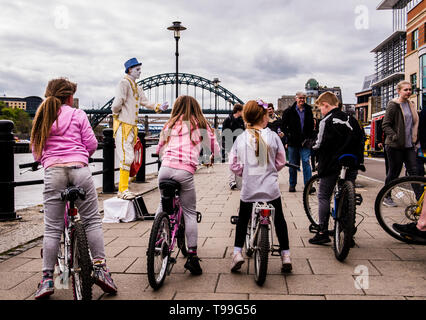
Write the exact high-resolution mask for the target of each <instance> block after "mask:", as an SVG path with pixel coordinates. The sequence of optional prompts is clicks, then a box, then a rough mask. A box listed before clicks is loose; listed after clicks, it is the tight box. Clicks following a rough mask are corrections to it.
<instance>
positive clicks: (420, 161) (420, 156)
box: [416, 107, 426, 176]
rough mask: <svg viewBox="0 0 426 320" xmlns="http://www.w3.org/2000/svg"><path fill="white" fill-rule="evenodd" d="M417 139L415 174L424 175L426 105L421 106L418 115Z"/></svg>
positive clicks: (425, 159) (425, 160)
mask: <svg viewBox="0 0 426 320" xmlns="http://www.w3.org/2000/svg"><path fill="white" fill-rule="evenodd" d="M418 137H419V141H418V143H417V146H416V147H417V157H416V167H417V175H418V176H424V175H425V162H426V107H423V109H422V111H421V112H420V115H419V133H418Z"/></svg>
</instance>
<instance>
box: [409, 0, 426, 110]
mask: <svg viewBox="0 0 426 320" xmlns="http://www.w3.org/2000/svg"><path fill="white" fill-rule="evenodd" d="M425 28H426V0H421V1H415V3H413V6H412V7H410V8H409V10H408V12H407V54H406V55H405V79H406V80H409V81H410V82H411V84H412V86H413V94H412V96H411V98H410V100H412V101H413V102H414V103H415V105H416V106H417V109H418V110H421V109H422V107H423V106H424V105H426V91H425V88H426V72H425V71H426V30H425Z"/></svg>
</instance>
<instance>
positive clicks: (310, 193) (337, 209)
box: [303, 154, 365, 261]
mask: <svg viewBox="0 0 426 320" xmlns="http://www.w3.org/2000/svg"><path fill="white" fill-rule="evenodd" d="M338 161H339V166H340V168H341V169H340V175H339V177H338V179H337V182H336V185H335V187H334V190H333V200H332V203H331V216H332V218H333V219H332V220H333V221H331V222H329V230H328V233H329V234H332V235H333V251H334V255H335V257H336V259H337V260H339V261H344V260H345V259H346V257H347V256H348V254H349V250H350V248H351V247H352V246H353V244H354V242H353V235H354V234H355V231H356V229H357V227H358V225H359V224H360V223H361V222H362V220H363V219H362V220H361V221H360V222H359V223H358V225H357V226H355V215H356V206H359V205H361V203H362V201H363V199H362V196H361V194H359V193H355V186H354V184H353V182H352V181H350V180H347V178H346V173H347V171H348V170H349V169H351V168H358V159H357V157H356V156H355V155H353V154H344V155H342V156H340V157H339V159H338ZM360 169H361V170H363V171H364V170H365V168H364V167H363V166H361V167H360ZM319 179H320V178H319V177H318V175H314V176H312V177H311V179H310V180H309V181H308V183H307V184H306V186H305V188H304V190H303V205H304V209H305V213H306V215H307V217H308V219H309V221H310V222H311V225H310V226H309V231H310V232H312V233H316V232H319V230H320V226H319V217H318V208H317V207H315V204H317V203H318V198H317V194H316V192H317V190H319V183H318V182H319ZM314 188H315V189H314ZM315 199H316V200H315ZM315 201H316V202H315ZM330 201H331V200H330ZM313 209H315V210H313ZM333 223H334V226H333ZM330 227H331V229H330Z"/></svg>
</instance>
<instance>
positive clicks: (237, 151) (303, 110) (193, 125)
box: [31, 58, 426, 299]
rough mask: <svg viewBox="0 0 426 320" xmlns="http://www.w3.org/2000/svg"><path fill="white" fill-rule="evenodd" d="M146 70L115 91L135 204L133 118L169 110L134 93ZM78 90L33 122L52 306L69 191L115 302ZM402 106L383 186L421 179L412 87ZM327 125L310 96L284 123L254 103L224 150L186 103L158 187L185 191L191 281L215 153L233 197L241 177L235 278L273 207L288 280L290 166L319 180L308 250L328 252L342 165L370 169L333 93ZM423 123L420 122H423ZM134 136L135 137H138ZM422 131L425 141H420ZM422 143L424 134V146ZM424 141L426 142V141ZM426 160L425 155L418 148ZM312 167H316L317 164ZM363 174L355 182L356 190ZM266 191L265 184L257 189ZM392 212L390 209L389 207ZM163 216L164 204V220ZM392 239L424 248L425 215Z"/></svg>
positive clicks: (389, 118) (168, 142)
mask: <svg viewBox="0 0 426 320" xmlns="http://www.w3.org/2000/svg"><path fill="white" fill-rule="evenodd" d="M140 66H141V63H139V62H138V61H137V60H136V59H135V58H133V59H130V60H128V61H126V63H125V77H124V78H123V79H122V80H121V81H120V83H119V86H118V88H117V97H116V100H115V101H114V104H113V106H112V111H113V115H114V135H115V138H116V144H117V153H118V154H119V159H120V183H119V197H121V198H122V199H131V198H133V197H134V195H133V194H132V193H131V192H130V191H129V190H128V181H129V171H130V166H131V164H132V162H133V158H134V154H133V146H134V144H135V140H136V137H137V127H136V125H135V117H137V114H138V109H139V107H140V106H145V107H148V108H151V109H154V110H156V111H157V112H161V111H164V110H166V109H167V108H168V104H167V102H164V103H162V104H154V103H151V102H150V101H148V99H146V97H145V96H144V94H143V92H142V91H141V90H140V89H138V88H137V86H136V83H135V81H136V79H137V78H138V77H139V75H140ZM76 88H77V85H76V84H74V83H72V82H70V81H69V80H67V79H64V78H60V79H54V80H51V81H49V83H48V86H47V88H46V94H45V96H46V100H45V101H44V102H43V103H42V105H41V106H40V107H39V109H38V111H37V114H36V116H35V119H34V125H33V130H32V134H31V146H32V150H33V154H34V158H35V160H37V161H39V162H40V163H41V164H42V165H43V167H44V169H45V171H44V172H45V173H44V174H45V177H44V181H45V183H44V193H43V195H44V213H45V220H44V221H45V232H44V240H43V248H44V256H43V269H42V271H43V276H42V280H41V282H40V284H39V287H38V289H37V292H36V295H35V298H36V299H41V298H45V297H48V296H49V295H51V294H53V292H54V283H53V270H54V266H55V261H56V255H57V252H58V247H59V242H60V238H61V233H62V230H63V223H64V220H63V212H64V205H65V204H64V202H63V201H62V200H61V196H60V190H63V189H64V188H66V187H67V185H69V184H75V185H80V186H82V187H83V188H84V189H85V190H86V192H87V197H86V200H84V201H82V202H80V203H78V206H79V210H80V215H81V219H82V222H83V225H84V228H85V230H86V233H87V240H88V244H89V246H90V251H91V254H92V257H93V266H94V279H95V283H96V284H98V285H99V286H100V287H101V288H102V289H103V290H104V291H105V292H108V293H113V294H114V293H116V292H117V290H118V289H117V287H116V285H115V284H114V282H113V280H112V278H111V274H110V272H109V270H108V268H107V265H106V259H105V250H104V241H103V232H102V223H101V218H100V215H99V210H98V199H97V194H96V190H95V187H94V184H93V178H92V175H91V173H90V170H89V168H88V166H87V165H88V158H89V156H90V155H92V154H93V152H94V151H95V150H96V147H97V141H96V139H95V136H94V133H93V130H92V128H91V127H90V124H89V122H88V119H87V117H86V116H85V114H84V112H83V111H81V110H78V109H74V108H72V107H71V106H72V105H73V95H74V93H75V92H76ZM398 94H399V97H398V98H397V99H394V100H392V101H391V102H389V105H388V108H387V111H386V115H385V117H384V121H383V129H384V132H385V135H386V139H385V141H384V144H385V150H386V153H387V157H388V159H387V160H388V163H389V168H388V169H387V176H386V183H389V182H390V181H391V180H393V179H395V178H396V177H398V176H399V173H400V171H401V169H402V165H403V164H405V165H406V168H407V172H408V174H409V175H414V174H416V172H417V171H416V170H417V169H416V150H417V148H418V147H419V146H418V132H422V131H421V130H425V127H423V126H422V125H420V127H419V123H420V124H421V123H423V121H425V115H423V112H422V115H421V117H420V120H419V116H418V114H417V111H416V109H415V107H414V106H413V105H412V104H411V103H410V101H409V99H408V98H409V96H410V94H411V84H410V83H409V82H406V81H403V82H401V83H399V84H398ZM315 105H316V106H317V107H318V108H319V109H320V111H321V114H322V119H314V117H313V113H312V106H310V105H309V104H307V103H306V94H305V93H303V92H297V93H296V95H295V102H294V104H293V105H292V106H289V107H288V108H287V109H286V110H285V111H284V112H283V114H282V116H278V115H277V114H276V113H275V110H274V106H273V104H271V103H265V102H264V101H262V100H250V101H248V102H247V103H245V104H244V105H240V104H237V105H235V106H234V109H233V112H232V114H231V115H230V116H229V117H228V118H227V119H226V120H225V121H224V123H223V128H222V141H221V142H222V150H221V148H220V146H219V143H218V141H217V137H216V134H217V132H215V129H214V128H212V126H211V125H210V124H209V122H208V121H207V120H206V118H205V116H204V115H203V113H202V109H201V107H200V105H199V103H198V102H197V100H196V99H195V98H193V97H190V96H180V97H179V98H178V99H177V100H176V101H175V103H174V105H173V108H172V111H171V116H170V118H169V120H168V121H167V123H166V124H165V126H164V128H163V130H162V131H161V134H160V141H159V144H158V148H157V152H158V153H159V154H160V156H161V158H162V166H161V169H160V171H159V174H158V182H159V183H160V182H161V181H163V180H167V179H174V180H176V181H177V182H179V183H180V185H181V190H180V198H181V205H182V208H183V214H184V221H185V233H186V239H187V245H188V260H187V262H186V263H185V266H184V267H185V268H186V269H188V270H189V271H190V272H191V273H192V274H194V275H201V274H202V267H201V265H200V259H199V258H198V255H197V240H198V229H197V212H196V202H197V201H196V190H195V185H194V177H193V176H194V173H195V171H196V168H197V165H198V159H199V155H200V152H201V150H202V149H203V150H208V151H209V152H210V153H211V161H212V162H213V161H214V160H215V159H220V158H222V161H223V162H228V163H229V180H228V183H229V188H230V189H231V190H235V189H236V188H237V182H236V177H241V179H242V184H241V192H240V207H239V213H238V217H239V218H238V222H237V225H236V232H235V241H234V251H233V255H232V262H231V266H230V270H231V271H232V272H236V271H238V270H239V269H240V268H241V266H242V264H243V263H244V261H245V259H244V257H243V254H242V247H243V244H244V241H245V237H246V230H247V224H248V220H249V218H250V215H251V212H252V207H253V204H254V203H255V202H258V201H261V202H267V203H268V204H272V205H273V206H274V208H275V218H274V225H275V231H276V236H277V239H278V242H279V247H280V253H281V271H282V272H283V273H287V272H291V270H292V263H291V258H290V243H289V237H288V228H287V223H286V220H285V218H284V214H283V206H282V200H281V192H280V188H279V183H278V172H279V171H280V170H281V169H282V168H283V167H284V165H285V164H286V162H287V161H288V162H289V163H291V164H294V165H300V162H301V163H302V169H303V181H304V184H306V183H307V182H308V180H309V179H310V178H311V176H312V165H311V161H312V164H314V163H315V164H316V163H317V165H315V168H316V170H317V171H318V175H319V178H320V182H319V190H318V201H319V212H318V215H319V221H320V228H319V230H318V232H317V233H316V234H315V236H314V237H313V238H312V239H309V242H310V243H312V244H317V245H320V244H324V243H327V242H330V238H329V234H328V230H327V226H328V219H329V216H330V198H331V196H332V192H333V188H334V185H335V183H336V180H337V178H338V173H339V166H338V158H339V156H340V155H342V154H345V153H350V154H354V155H356V156H357V158H358V165H361V164H362V163H363V155H364V134H363V130H362V129H361V127H360V125H359V123H358V121H357V120H356V119H355V118H354V117H352V116H350V115H348V114H347V113H345V112H344V111H342V110H341V107H340V106H341V104H340V101H339V99H338V98H337V97H336V95H334V94H333V93H332V92H325V93H323V94H321V95H320V96H319V97H318V98H317V100H316V101H315ZM422 116H423V118H422ZM135 128H136V129H135ZM419 128H420V131H419ZM422 135H424V134H423V133H421V134H420V136H421V139H423V138H425V137H422ZM423 141H426V139H425V140H423ZM420 150H421V151H426V145H425V144H423V142H422V145H421V146H420ZM313 159H315V160H314V161H313ZM357 169H358V167H354V168H352V169H351V170H350V172H349V179H350V180H352V181H355V179H356V176H357ZM259 182H261V183H259ZM296 185H297V171H296V170H295V169H290V177H289V192H296ZM384 202H385V204H386V205H389V206H392V199H391V198H387V199H385V200H384ZM157 211H158V212H159V211H161V203H160V206H159V208H158V210H157ZM394 228H395V230H397V231H398V232H401V233H405V234H410V233H411V234H416V236H419V237H423V238H426V206H424V207H423V211H422V215H421V218H420V219H419V221H418V222H417V224H416V223H412V224H408V225H394Z"/></svg>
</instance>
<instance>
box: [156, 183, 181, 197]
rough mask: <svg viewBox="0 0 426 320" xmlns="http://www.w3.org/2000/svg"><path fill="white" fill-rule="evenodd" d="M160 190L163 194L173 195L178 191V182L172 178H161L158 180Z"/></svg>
mask: <svg viewBox="0 0 426 320" xmlns="http://www.w3.org/2000/svg"><path fill="white" fill-rule="evenodd" d="M160 190H161V191H163V195H164V196H166V197H173V196H174V195H175V194H176V192H179V191H180V183H179V182H177V181H175V180H173V179H167V180H163V181H161V182H160Z"/></svg>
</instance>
